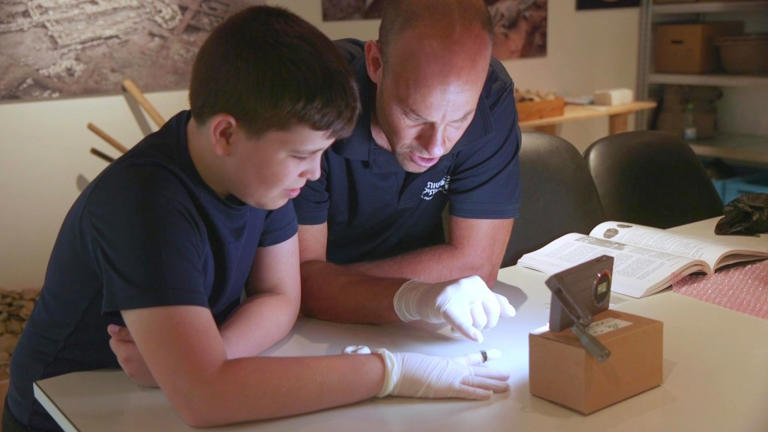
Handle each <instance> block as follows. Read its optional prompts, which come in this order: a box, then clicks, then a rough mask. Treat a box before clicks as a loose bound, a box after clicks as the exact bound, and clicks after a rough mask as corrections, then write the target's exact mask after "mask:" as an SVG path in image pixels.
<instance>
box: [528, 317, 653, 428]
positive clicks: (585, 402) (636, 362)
mask: <svg viewBox="0 0 768 432" xmlns="http://www.w3.org/2000/svg"><path fill="white" fill-rule="evenodd" d="M604 320H607V321H604ZM599 321H604V322H603V323H602V324H603V325H604V326H606V327H608V328H611V327H617V325H616V324H619V325H624V327H621V328H617V329H615V330H611V331H608V332H606V333H602V334H599V335H596V336H595V337H597V339H598V340H599V341H600V342H602V343H603V344H604V345H605V346H606V347H607V348H608V349H609V350H610V351H611V356H610V358H608V360H606V361H605V362H600V361H598V360H597V359H596V358H595V357H592V356H591V355H590V354H589V353H588V352H587V351H586V350H585V349H584V348H583V347H582V346H581V344H580V343H579V339H578V337H577V336H576V335H575V334H574V333H573V332H572V331H571V330H570V329H566V330H563V331H561V332H549V331H548V332H545V333H542V334H533V333H532V334H530V335H529V337H528V342H529V348H530V351H529V355H530V359H529V360H530V363H529V367H530V371H529V379H530V388H531V393H532V394H533V395H534V396H538V397H541V398H544V399H547V400H550V401H552V402H555V403H557V404H560V405H564V406H566V407H568V408H571V409H573V410H576V411H578V412H580V413H583V414H589V413H592V412H595V411H597V410H599V409H602V408H605V407H607V406H609V405H613V404H615V403H616V402H620V401H622V400H624V399H627V398H629V397H632V396H634V395H636V394H638V393H641V392H643V391H646V390H649V389H652V388H654V387H657V386H659V385H661V379H662V374H661V373H662V359H663V356H662V354H663V353H662V351H663V336H662V332H663V324H662V322H661V321H656V320H653V319H649V318H644V317H641V316H638V315H633V314H628V313H625V312H618V311H614V310H608V311H605V312H602V313H600V314H598V315H596V316H595V317H594V320H593V324H592V325H593V326H594V325H595V324H596V323H598V322H599ZM622 323H623V324H622ZM627 323H628V324H627Z"/></svg>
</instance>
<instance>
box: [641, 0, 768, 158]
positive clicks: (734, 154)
mask: <svg viewBox="0 0 768 432" xmlns="http://www.w3.org/2000/svg"><path fill="white" fill-rule="evenodd" d="M753 12H760V13H765V14H766V16H768V0H760V1H736V2H734V1H711V2H702V1H701V0H699V1H698V2H693V3H672V4H654V3H653V0H642V3H641V11H640V35H639V51H638V52H639V58H638V62H637V65H638V73H637V78H638V79H637V92H636V93H637V97H638V98H639V99H643V100H647V99H650V94H649V88H650V86H652V85H658V84H670V85H671V84H677V85H701V86H717V87H768V76H765V75H763V76H753V75H728V74H722V73H720V74H673V73H655V72H654V71H653V61H652V59H653V26H654V24H655V23H660V22H675V21H693V20H700V19H701V18H702V17H703V16H705V15H709V14H731V13H753ZM766 116H767V117H768V111H767V112H766ZM636 124H638V125H647V124H648V113H647V112H638V114H637V118H636ZM691 147H692V148H693V149H694V151H695V152H696V153H697V154H699V155H701V156H705V157H719V158H723V159H728V160H732V161H737V162H741V163H747V164H752V165H755V164H757V165H761V166H768V137H762V136H752V135H747V134H732V133H720V134H718V135H717V136H716V137H714V138H710V139H705V140H699V141H696V142H694V143H691Z"/></svg>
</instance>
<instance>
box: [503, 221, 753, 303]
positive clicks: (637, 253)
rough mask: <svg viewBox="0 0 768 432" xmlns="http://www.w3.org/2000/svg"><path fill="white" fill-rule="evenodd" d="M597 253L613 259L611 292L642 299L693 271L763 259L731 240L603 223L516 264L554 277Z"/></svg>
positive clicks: (710, 269) (569, 235) (565, 237)
mask: <svg viewBox="0 0 768 432" xmlns="http://www.w3.org/2000/svg"><path fill="white" fill-rule="evenodd" d="M600 255H610V256H612V257H613V258H614V266H613V286H612V289H613V291H615V292H618V293H621V294H624V295H628V296H631V297H644V296H647V295H650V294H653V293H655V292H658V291H661V290H663V289H664V288H666V287H668V286H670V285H672V284H673V283H674V282H676V281H678V280H679V279H681V278H683V277H684V276H687V275H689V274H691V273H695V272H706V273H712V272H714V271H715V270H717V269H719V268H720V267H723V266H725V265H728V264H733V263H737V262H743V261H754V260H759V259H763V258H768V243H766V245H765V247H764V248H754V247H747V246H744V245H738V240H734V238H733V237H730V238H728V239H727V240H723V241H719V240H716V239H711V238H697V237H694V236H689V235H683V234H676V233H673V232H670V231H665V230H662V229H658V228H651V227H646V226H642V225H637V224H629V223H623V222H603V223H601V224H599V225H598V226H596V227H595V228H593V229H592V231H591V232H590V233H589V235H588V236H586V235H584V234H577V233H571V234H566V235H564V236H562V237H560V238H558V239H556V240H554V241H552V242H551V243H549V244H547V245H546V246H544V247H542V248H541V249H538V250H536V251H533V252H530V253H527V254H525V255H523V256H522V258H520V260H519V261H518V262H517V264H518V265H521V266H523V267H528V268H532V269H534V270H538V271H541V272H544V273H547V274H554V273H557V272H559V271H561V270H565V269H566V268H568V267H572V266H574V265H576V264H580V263H582V262H584V261H587V260H589V259H592V258H595V257H598V256H600Z"/></svg>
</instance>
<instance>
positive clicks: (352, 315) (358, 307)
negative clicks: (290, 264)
mask: <svg viewBox="0 0 768 432" xmlns="http://www.w3.org/2000/svg"><path fill="white" fill-rule="evenodd" d="M405 282H406V279H403V278H389V277H379V276H372V275H368V274H365V273H362V272H360V271H358V270H354V269H352V268H350V267H348V266H339V265H336V264H331V263H328V262H324V261H306V262H304V263H302V264H301V285H302V296H301V310H302V312H303V313H304V314H305V315H308V316H312V317H315V318H319V319H324V320H329V321H337V322H348V323H369V324H384V323H392V322H399V321H400V320H399V318H398V317H397V314H396V313H395V310H394V306H393V304H392V299H393V297H394V295H395V292H397V290H398V288H400V286H401V285H402V284H403V283H405Z"/></svg>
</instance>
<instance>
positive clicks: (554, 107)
mask: <svg viewBox="0 0 768 432" xmlns="http://www.w3.org/2000/svg"><path fill="white" fill-rule="evenodd" d="M564 112H565V99H563V98H560V97H558V98H555V99H550V100H541V101H529V102H517V121H528V120H538V119H541V118H545V117H557V116H561V115H563V113H564Z"/></svg>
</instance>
